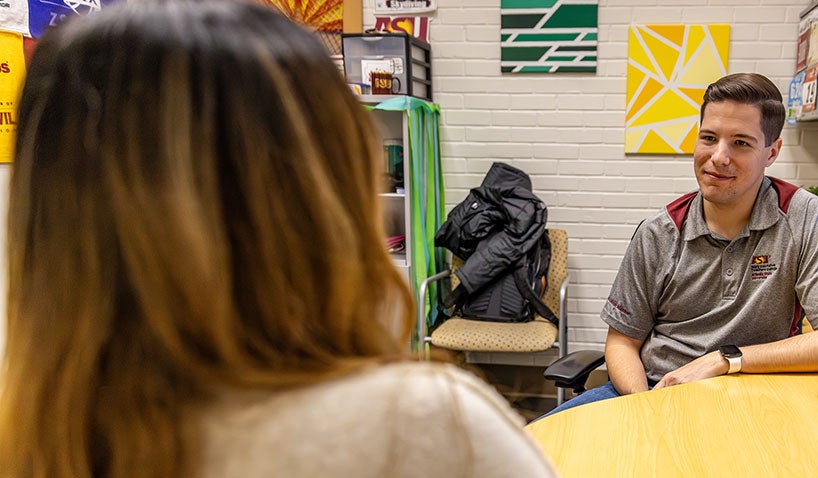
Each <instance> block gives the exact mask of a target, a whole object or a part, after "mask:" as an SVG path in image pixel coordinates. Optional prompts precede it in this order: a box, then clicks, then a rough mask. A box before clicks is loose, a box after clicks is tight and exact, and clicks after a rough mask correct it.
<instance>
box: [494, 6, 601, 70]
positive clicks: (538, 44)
mask: <svg viewBox="0 0 818 478" xmlns="http://www.w3.org/2000/svg"><path fill="white" fill-rule="evenodd" d="M598 3H599V2H598V1H597V0H500V71H502V72H504V73H558V72H591V73H593V72H596V63H597V44H598V39H597V32H598V28H597V10H598V8H599V5H598Z"/></svg>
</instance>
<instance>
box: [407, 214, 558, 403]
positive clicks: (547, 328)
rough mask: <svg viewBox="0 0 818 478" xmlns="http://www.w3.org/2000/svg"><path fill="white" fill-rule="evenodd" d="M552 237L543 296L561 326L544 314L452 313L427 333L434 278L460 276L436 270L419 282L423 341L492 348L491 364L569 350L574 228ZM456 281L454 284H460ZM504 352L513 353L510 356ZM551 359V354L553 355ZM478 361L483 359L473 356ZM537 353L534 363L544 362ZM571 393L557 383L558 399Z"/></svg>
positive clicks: (475, 352)
mask: <svg viewBox="0 0 818 478" xmlns="http://www.w3.org/2000/svg"><path fill="white" fill-rule="evenodd" d="M546 233H547V234H548V238H549V239H550V241H551V263H550V266H549V268H548V276H547V278H548V280H547V283H548V289H547V290H546V293H545V296H544V297H543V302H545V304H546V305H547V306H548V308H549V309H551V311H552V312H554V315H556V316H557V317H558V318H559V326H555V325H554V324H553V323H551V322H550V321H548V320H546V319H545V318H543V317H539V316H538V317H536V318H535V319H534V320H532V321H530V322H516V323H510V322H509V323H506V322H489V321H482V320H469V319H467V318H463V317H452V318H450V319H448V320H446V321H445V322H443V323H442V324H441V325H440V326H439V327H437V328H436V329H434V331H433V332H432V334H431V335H430V336H427V334H426V317H425V310H424V309H425V307H424V304H426V290H427V289H428V287H429V284H431V283H433V282H437V281H440V280H442V279H446V278H451V279H452V280H453V281H455V280H456V276H455V275H454V274H452V273H451V272H452V271H450V270H447V271H443V272H441V273H439V274H435V275H433V276H431V277H429V278H427V279H426V280H425V281H423V282H422V283H421V285H420V288H419V296H420V306H419V307H418V314H419V315H418V332H417V333H418V337H423V338H424V340H423V343H431V344H432V345H434V346H435V347H441V348H445V349H449V350H454V351H462V352H466V353H467V361H470V360H469V354H470V353H472V356H475V355H478V353H480V355H484V354H492V355H493V356H494V357H493V358H492V360H491V362H490V363H491V364H500V365H504V364H511V365H521V364H522V362H526V360H525V359H523V360H521V358H522V357H520V356H521V355H525V354H529V355H530V354H534V355H536V356H537V357H536V359H537V360H538V359H540V358H541V357H539V355H541V354H542V353H544V352H547V351H549V350H550V349H552V348H555V349H557V357H563V356H565V355H566V353H567V345H568V341H567V338H566V335H567V330H568V327H567V326H568V317H567V309H566V301H567V298H568V284H569V276H568V266H567V259H568V234H567V233H566V232H565V231H564V230H562V229H546ZM455 285H456V284H453V286H452V288H454V286H455ZM424 349H425V347H422V346H421V347H419V350H420V353H421V354H424V353H425V352H424ZM504 355H506V356H508V355H511V356H513V357H507V360H505V362H504V357H503V356H504ZM548 361H549V363H550V361H551V359H550V357H549V358H548ZM471 362H472V363H477V360H471ZM535 362H536V360H535V359H534V358H532V359H531V360H529V361H528V362H527V364H528V365H538V364H537V363H535ZM564 399H565V390H563V389H557V404H558V405H559V404H561V403H562V402H563V401H564Z"/></svg>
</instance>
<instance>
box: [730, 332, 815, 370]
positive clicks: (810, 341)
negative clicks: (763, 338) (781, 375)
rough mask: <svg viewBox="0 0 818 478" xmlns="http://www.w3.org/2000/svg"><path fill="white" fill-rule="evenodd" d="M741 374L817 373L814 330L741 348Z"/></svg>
mask: <svg viewBox="0 0 818 478" xmlns="http://www.w3.org/2000/svg"><path fill="white" fill-rule="evenodd" d="M741 352H742V354H743V355H742V357H741V371H742V372H744V373H775V372H818V332H810V333H807V334H804V335H797V336H795V337H789V338H787V339H784V340H779V341H777V342H771V343H768V344H760V345H747V346H744V347H741Z"/></svg>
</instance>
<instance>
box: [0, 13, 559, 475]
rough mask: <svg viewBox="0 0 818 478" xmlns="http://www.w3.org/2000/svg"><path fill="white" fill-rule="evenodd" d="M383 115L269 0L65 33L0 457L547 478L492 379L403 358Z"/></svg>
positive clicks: (116, 17)
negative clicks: (389, 233)
mask: <svg viewBox="0 0 818 478" xmlns="http://www.w3.org/2000/svg"><path fill="white" fill-rule="evenodd" d="M372 127H373V125H372V124H370V121H369V119H368V116H367V115H366V113H365V112H364V110H363V109H362V108H361V106H360V105H359V104H358V103H357V101H356V99H355V98H354V96H353V95H352V94H351V92H350V90H349V88H348V87H347V86H346V85H345V84H344V82H343V80H342V79H341V77H340V75H338V73H337V70H336V68H335V66H334V65H333V63H332V62H331V60H330V59H329V57H328V56H327V54H326V52H325V51H324V50H323V48H322V47H321V46H320V43H318V42H317V41H316V40H315V39H314V38H313V37H312V36H311V35H310V34H309V33H307V32H306V31H304V30H302V29H301V28H300V27H298V26H296V25H294V24H293V23H291V22H290V21H288V20H287V19H285V18H284V17H282V16H281V15H279V14H278V13H276V12H275V11H273V10H272V9H270V8H269V7H266V6H262V5H259V4H256V3H244V2H232V1H204V2H195V1H164V2H163V1H138V2H127V3H125V2H123V3H119V4H115V5H114V6H111V7H108V8H106V9H104V10H103V11H102V12H101V13H99V14H96V15H93V16H89V17H84V18H78V19H74V20H70V21H67V22H65V23H64V24H62V25H60V26H58V27H55V28H54V29H52V30H51V31H49V32H48V33H47V34H46V35H45V36H44V37H43V38H42V39H41V41H40V43H39V45H38V48H37V50H36V51H35V53H34V56H33V58H32V62H31V65H30V69H29V72H28V77H27V79H26V82H25V86H24V91H23V95H22V99H21V102H20V111H19V125H18V139H17V145H16V160H15V163H14V165H13V173H12V179H11V185H10V191H11V196H10V203H9V222H8V227H9V232H8V260H9V302H8V328H7V331H8V333H7V346H6V350H5V356H4V362H3V370H2V375H0V474H2V476H4V477H6V476H8V477H49V478H55V477H56V478H59V477H91V476H102V477H170V476H214V477H215V476H242V477H244V476H298V477H300V476H364V477H366V476H373V477H374V476H384V477H385V476H390V477H400V476H408V475H409V474H410V473H411V474H413V475H418V476H423V475H428V476H543V475H548V474H550V473H551V469H550V466H549V465H548V463H547V461H546V460H545V459H544V458H543V457H542V456H541V455H540V453H539V451H538V450H537V449H536V446H535V445H533V443H532V442H531V441H530V440H529V439H528V437H527V436H526V435H525V434H524V432H523V431H522V430H521V429H520V426H519V425H520V423H519V421H518V419H517V418H516V417H515V416H514V415H513V414H512V413H511V412H510V410H509V409H508V407H507V405H506V404H505V403H503V402H502V399H501V398H499V396H498V395H496V393H494V392H493V391H492V390H490V389H489V388H488V387H487V386H486V385H484V384H483V383H481V382H479V381H478V380H476V379H475V378H473V377H471V376H469V375H467V374H465V373H464V372H462V371H460V370H459V369H456V368H454V367H453V366H449V365H443V364H431V363H413V362H410V361H408V350H407V349H408V345H407V344H408V340H409V334H410V329H411V326H412V325H411V322H412V316H413V305H412V299H411V295H410V293H409V291H408V289H407V286H406V284H405V283H404V281H403V279H402V278H401V277H400V276H399V274H398V273H397V272H396V270H395V269H394V267H393V266H392V264H391V261H390V258H389V256H388V254H387V252H386V250H385V247H384V240H383V231H382V230H381V226H380V222H379V220H380V217H381V216H380V213H379V204H378V195H377V189H378V177H379V174H378V167H379V166H378V164H379V159H380V155H379V153H378V149H377V146H376V145H375V144H374V143H373V139H372V138H371V137H370V135H369V134H368V132H369V131H370V130H371V129H372Z"/></svg>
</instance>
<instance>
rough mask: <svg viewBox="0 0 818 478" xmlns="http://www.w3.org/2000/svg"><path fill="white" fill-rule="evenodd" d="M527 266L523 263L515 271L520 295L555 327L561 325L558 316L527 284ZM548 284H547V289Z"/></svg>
mask: <svg viewBox="0 0 818 478" xmlns="http://www.w3.org/2000/svg"><path fill="white" fill-rule="evenodd" d="M526 269H527V267H526V265H525V263H523V264H522V265H521V266H520V267H517V269H515V270H514V283H515V284H517V289H518V290H519V291H520V294H522V295H523V297H524V298H525V299H526V300H527V301H528V303H529V304H531V307H532V308H533V309H534V311H535V312H536V313H537V314H539V315H540V316H542V317H544V318H545V319H548V321H549V322H551V323H552V324H554V325H558V324H559V319H557V316H556V315H554V312H551V309H550V308H548V306H547V305H545V302H543V301H542V299H540V298H539V296H537V294H535V293H534V290H532V289H531V286H530V285H528V284H527V282H526V280H527V277H526V276H527V273H526ZM547 286H548V284H547V283H546V287H547Z"/></svg>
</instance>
